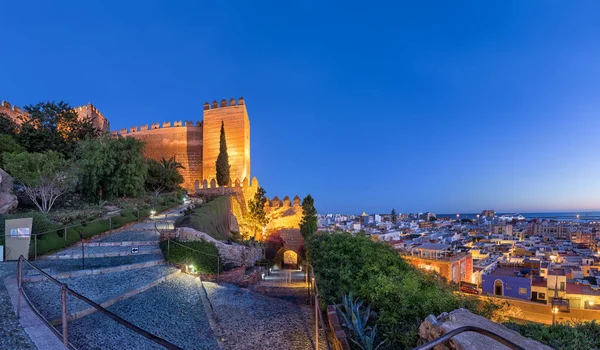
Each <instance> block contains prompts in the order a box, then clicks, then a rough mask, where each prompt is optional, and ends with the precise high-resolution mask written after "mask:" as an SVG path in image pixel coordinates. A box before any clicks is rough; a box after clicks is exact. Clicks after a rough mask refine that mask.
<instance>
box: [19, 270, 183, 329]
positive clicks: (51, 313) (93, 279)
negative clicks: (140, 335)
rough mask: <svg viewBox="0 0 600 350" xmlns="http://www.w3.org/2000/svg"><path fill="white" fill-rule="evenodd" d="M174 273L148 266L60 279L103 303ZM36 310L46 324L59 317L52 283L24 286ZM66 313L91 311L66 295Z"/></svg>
mask: <svg viewBox="0 0 600 350" xmlns="http://www.w3.org/2000/svg"><path fill="white" fill-rule="evenodd" d="M175 271H177V269H176V268H174V267H168V266H164V265H163V266H160V265H159V266H151V267H146V268H142V269H135V270H128V271H121V272H113V273H107V274H102V275H92V276H80V277H74V278H67V279H60V280H59V281H61V282H63V283H66V284H67V285H68V286H69V287H70V288H71V289H72V290H74V291H76V292H78V293H80V294H82V295H83V296H86V297H88V298H90V299H91V300H93V301H95V302H97V303H102V302H105V301H107V300H110V299H113V298H115V297H118V296H120V295H123V294H125V293H126V292H129V291H131V290H134V289H136V288H140V287H143V286H145V285H147V284H149V283H151V282H154V281H156V280H157V279H159V278H161V277H164V276H167V275H169V274H171V273H173V272H175ZM23 288H24V290H25V291H26V292H27V295H29V296H30V297H31V299H32V302H33V303H34V304H35V306H36V308H37V309H38V310H39V311H40V312H41V313H42V315H44V316H45V317H46V319H48V320H54V319H58V318H60V316H61V304H60V288H59V286H58V285H57V284H55V283H54V282H50V281H47V282H27V283H24V284H23ZM67 308H68V310H69V313H73V312H76V311H81V310H84V309H88V308H90V305H89V304H87V303H85V302H83V301H81V300H79V299H77V298H75V297H73V296H70V295H69V294H67Z"/></svg>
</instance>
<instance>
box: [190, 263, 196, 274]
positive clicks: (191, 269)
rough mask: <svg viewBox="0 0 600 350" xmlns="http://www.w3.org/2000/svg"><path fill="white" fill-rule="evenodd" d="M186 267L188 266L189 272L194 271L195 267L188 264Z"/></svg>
mask: <svg viewBox="0 0 600 350" xmlns="http://www.w3.org/2000/svg"><path fill="white" fill-rule="evenodd" d="M188 267H189V268H190V272H192V273H193V272H194V270H195V269H196V268H195V267H194V265H189V266H188Z"/></svg>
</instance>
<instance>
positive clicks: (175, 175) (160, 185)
mask: <svg viewBox="0 0 600 350" xmlns="http://www.w3.org/2000/svg"><path fill="white" fill-rule="evenodd" d="M147 162H148V176H147V177H146V187H147V188H148V189H149V190H151V191H152V192H153V193H154V196H155V197H157V196H158V195H159V194H160V192H162V191H172V190H176V189H177V188H179V185H181V184H182V183H183V176H182V175H181V174H180V173H179V170H178V169H184V167H183V165H181V163H179V162H178V161H176V160H175V156H173V157H171V158H169V159H165V157H162V159H161V160H160V162H159V161H156V160H154V159H148V160H147Z"/></svg>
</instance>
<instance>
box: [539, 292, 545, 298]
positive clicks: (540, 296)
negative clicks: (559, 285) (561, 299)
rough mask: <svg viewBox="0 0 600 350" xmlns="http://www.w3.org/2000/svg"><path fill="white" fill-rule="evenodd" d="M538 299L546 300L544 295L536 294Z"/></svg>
mask: <svg viewBox="0 0 600 350" xmlns="http://www.w3.org/2000/svg"><path fill="white" fill-rule="evenodd" d="M538 299H546V293H538Z"/></svg>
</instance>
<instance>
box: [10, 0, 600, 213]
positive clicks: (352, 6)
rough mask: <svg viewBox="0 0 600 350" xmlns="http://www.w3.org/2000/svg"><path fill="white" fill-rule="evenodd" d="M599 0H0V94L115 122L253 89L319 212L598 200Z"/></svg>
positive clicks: (262, 145) (253, 100)
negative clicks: (87, 110)
mask: <svg viewBox="0 0 600 350" xmlns="http://www.w3.org/2000/svg"><path fill="white" fill-rule="evenodd" d="M599 16H600V2H599V1H551V0H540V1H523V0H516V1H506V0H498V1H479V0H477V1H411V2H398V1H390V2H387V3H386V2H377V1H368V2H363V1H360V2H352V1H343V2H338V3H332V2H324V1H315V2H311V1H272V2H261V1H255V0H253V1H188V2H184V1H139V2H133V1H9V0H0V38H1V41H2V47H3V49H2V50H1V51H0V68H1V72H2V73H1V74H2V80H1V81H2V83H1V84H0V100H7V101H9V102H11V103H13V104H16V105H20V106H23V105H26V104H31V103H35V102H38V101H42V100H65V101H67V102H69V103H71V105H74V106H75V105H81V104H85V103H87V102H92V103H94V104H95V105H96V106H97V107H98V108H99V109H100V111H101V112H102V113H103V114H104V115H105V116H107V117H108V118H109V120H110V122H111V125H112V127H113V129H119V128H123V127H130V126H133V125H141V124H147V123H152V122H162V121H173V120H187V119H194V120H199V119H201V118H202V104H203V103H204V102H205V101H212V100H213V99H218V100H220V99H222V98H229V97H236V98H237V97H239V96H244V98H245V100H246V103H247V107H248V111H249V114H250V119H251V125H252V129H251V130H252V132H251V157H252V158H251V160H252V168H251V172H252V175H253V176H257V177H258V179H259V182H260V184H261V185H262V186H264V187H265V188H266V189H267V194H268V195H269V196H270V197H272V196H274V195H278V196H280V198H281V197H283V196H285V195H289V196H290V197H291V196H293V195H295V194H299V195H300V196H304V195H306V194H307V193H311V194H312V195H313V196H314V197H315V200H316V206H317V209H318V210H319V212H350V213H358V212H362V211H366V212H369V213H372V212H389V211H390V210H391V209H392V208H395V209H396V210H397V211H399V212H417V211H427V210H429V211H435V212H438V213H444V212H445V213H452V212H476V211H480V210H481V209H484V208H495V209H496V210H497V211H521V212H528V211H562V210H584V209H587V210H591V209H600V137H599V136H598V135H599V133H598V131H600V118H599V111H600V17H599Z"/></svg>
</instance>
